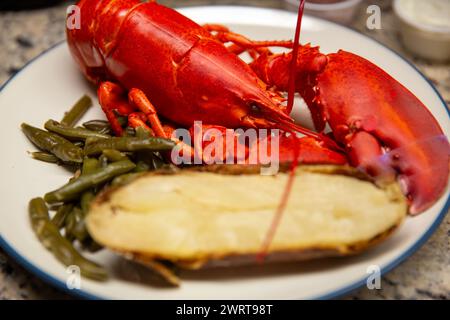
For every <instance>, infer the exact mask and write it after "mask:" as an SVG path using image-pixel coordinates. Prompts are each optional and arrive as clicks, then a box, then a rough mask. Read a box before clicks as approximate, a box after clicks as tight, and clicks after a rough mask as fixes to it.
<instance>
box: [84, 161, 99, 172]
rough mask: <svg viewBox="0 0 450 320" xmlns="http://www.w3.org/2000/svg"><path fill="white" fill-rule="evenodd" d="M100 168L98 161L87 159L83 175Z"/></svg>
mask: <svg viewBox="0 0 450 320" xmlns="http://www.w3.org/2000/svg"><path fill="white" fill-rule="evenodd" d="M98 168H99V166H98V160H97V159H94V158H85V159H84V161H83V167H82V169H81V173H82V174H89V173H92V172H94V171H95V170H97V169H98Z"/></svg>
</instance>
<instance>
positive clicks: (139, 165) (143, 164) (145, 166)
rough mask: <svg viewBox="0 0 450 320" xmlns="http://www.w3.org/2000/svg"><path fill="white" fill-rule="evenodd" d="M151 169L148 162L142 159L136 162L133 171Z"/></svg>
mask: <svg viewBox="0 0 450 320" xmlns="http://www.w3.org/2000/svg"><path fill="white" fill-rule="evenodd" d="M151 169H152V168H151V167H150V165H149V164H148V163H147V162H145V161H142V160H141V161H138V162H137V163H136V168H134V170H133V172H147V171H149V170H151Z"/></svg>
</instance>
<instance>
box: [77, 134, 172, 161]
mask: <svg viewBox="0 0 450 320" xmlns="http://www.w3.org/2000/svg"><path fill="white" fill-rule="evenodd" d="M174 145H175V144H174V143H173V142H172V141H171V140H169V139H163V138H149V139H139V138H134V137H120V138H118V137H114V138H110V139H100V140H97V141H95V142H92V143H89V144H86V146H85V149H84V152H85V154H86V155H88V156H90V155H98V154H100V153H102V151H103V150H105V149H113V150H118V151H128V152H133V151H140V150H150V151H159V150H171V149H172V148H173V147H174Z"/></svg>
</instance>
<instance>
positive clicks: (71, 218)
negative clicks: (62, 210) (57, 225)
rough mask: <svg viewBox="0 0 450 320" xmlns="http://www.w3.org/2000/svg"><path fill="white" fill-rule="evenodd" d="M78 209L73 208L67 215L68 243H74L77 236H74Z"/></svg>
mask: <svg viewBox="0 0 450 320" xmlns="http://www.w3.org/2000/svg"><path fill="white" fill-rule="evenodd" d="M76 210H77V208H76V207H74V208H72V210H71V211H70V212H69V213H68V214H67V216H66V220H65V221H64V224H65V226H64V227H65V237H66V239H67V240H68V241H70V242H72V241H74V240H75V236H74V235H73V230H74V229H75V226H76V225H77V218H76V215H75V211H76Z"/></svg>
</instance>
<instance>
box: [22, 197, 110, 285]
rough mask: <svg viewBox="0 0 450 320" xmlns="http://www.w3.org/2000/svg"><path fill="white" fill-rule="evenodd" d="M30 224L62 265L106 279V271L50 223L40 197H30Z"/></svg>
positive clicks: (89, 275) (90, 276)
mask: <svg viewBox="0 0 450 320" xmlns="http://www.w3.org/2000/svg"><path fill="white" fill-rule="evenodd" d="M28 211H29V217H30V222H31V226H32V228H33V230H34V232H35V234H36V236H37V237H38V239H39V240H40V241H41V243H42V244H43V245H44V246H45V247H46V248H47V249H48V250H50V251H51V252H52V253H53V255H54V256H55V257H56V258H57V259H58V260H59V261H61V262H62V263H63V264H64V265H66V266H70V265H76V266H78V267H79V268H80V271H81V274H82V275H83V276H85V277H88V278H92V279H96V280H106V279H107V277H108V275H107V273H106V271H105V270H104V269H103V268H102V267H101V266H99V265H98V264H96V263H94V262H92V261H89V260H87V259H86V258H84V257H83V256H82V255H81V254H80V253H79V252H78V251H77V250H76V249H75V248H74V247H73V246H72V244H71V243H70V242H69V241H68V240H67V239H65V238H64V237H63V236H62V235H61V234H60V233H59V231H58V228H57V227H56V226H55V225H54V224H53V223H51V221H50V217H49V214H48V209H47V206H46V205H45V202H44V200H43V199H42V198H35V199H32V200H31V201H30V203H29V207H28Z"/></svg>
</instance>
